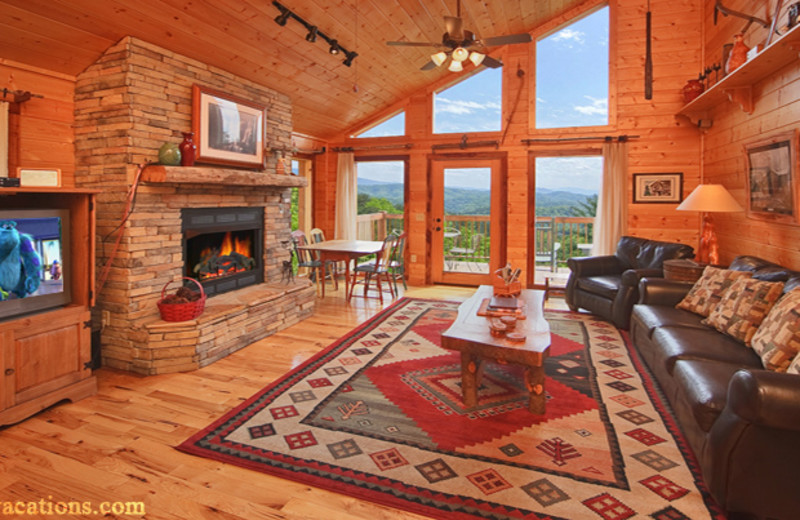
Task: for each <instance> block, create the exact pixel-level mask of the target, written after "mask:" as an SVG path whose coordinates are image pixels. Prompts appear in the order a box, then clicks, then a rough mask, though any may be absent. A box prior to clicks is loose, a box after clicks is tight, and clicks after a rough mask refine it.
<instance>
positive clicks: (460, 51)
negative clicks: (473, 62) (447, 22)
mask: <svg viewBox="0 0 800 520" xmlns="http://www.w3.org/2000/svg"><path fill="white" fill-rule="evenodd" d="M467 58H469V51H468V50H467V49H465V48H464V47H456V48H455V49H453V59H454V60H456V61H464V60H466V59H467Z"/></svg>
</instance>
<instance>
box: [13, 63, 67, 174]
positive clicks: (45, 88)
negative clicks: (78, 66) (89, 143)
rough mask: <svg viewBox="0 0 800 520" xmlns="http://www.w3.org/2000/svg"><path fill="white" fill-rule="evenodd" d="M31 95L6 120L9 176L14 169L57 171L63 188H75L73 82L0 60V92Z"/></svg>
mask: <svg viewBox="0 0 800 520" xmlns="http://www.w3.org/2000/svg"><path fill="white" fill-rule="evenodd" d="M3 88H7V89H9V90H23V91H30V92H31V93H33V94H40V95H42V96H44V97H42V98H38V97H34V98H32V99H30V100H28V101H25V102H24V103H21V104H19V112H20V113H19V115H16V116H15V115H11V116H10V117H9V133H10V135H9V139H10V143H9V144H10V146H9V173H10V174H11V175H12V176H15V175H16V169H17V167H23V168H48V169H49V168H60V169H61V177H62V185H63V186H69V187H74V186H75V146H74V141H75V132H74V130H73V128H72V123H73V120H74V107H75V102H74V97H75V78H74V77H72V76H67V75H64V74H59V73H56V72H51V71H46V70H43V69H38V68H36V67H31V66H28V65H24V64H21V63H16V62H13V61H10V60H5V59H2V58H0V91H2V89H3Z"/></svg>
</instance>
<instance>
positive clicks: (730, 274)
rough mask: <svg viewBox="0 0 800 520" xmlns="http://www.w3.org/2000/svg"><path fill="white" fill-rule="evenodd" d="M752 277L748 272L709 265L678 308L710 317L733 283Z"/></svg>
mask: <svg viewBox="0 0 800 520" xmlns="http://www.w3.org/2000/svg"><path fill="white" fill-rule="evenodd" d="M751 276H753V273H750V272H748V271H733V270H730V269H720V268H718V267H712V266H710V265H709V266H708V267H706V268H705V269H703V275H702V276H701V277H700V279H699V280H697V282H695V284H694V286H692V288H691V289H690V290H689V293H688V294H687V295H686V296H685V297H684V298H683V300H681V301H680V302H679V303H678V305H677V308H679V309H684V310H687V311H689V312H693V313H695V314H699V315H700V316H703V317H708V315H709V314H710V313H711V310H712V309H713V308H714V307H716V305H717V304H718V303H719V301H720V300H721V299H722V295H723V293H724V292H725V291H726V290H727V289H728V287H730V286H731V285H733V282H735V281H736V280H737V279H739V278H750V277H751Z"/></svg>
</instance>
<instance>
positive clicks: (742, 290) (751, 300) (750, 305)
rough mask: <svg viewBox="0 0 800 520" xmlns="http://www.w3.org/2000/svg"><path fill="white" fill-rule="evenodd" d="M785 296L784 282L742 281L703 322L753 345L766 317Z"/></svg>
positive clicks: (733, 286)
mask: <svg viewBox="0 0 800 520" xmlns="http://www.w3.org/2000/svg"><path fill="white" fill-rule="evenodd" d="M781 294H783V282H762V281H761V280H755V279H753V278H740V279H738V280H736V281H735V282H733V285H731V286H730V287H729V288H728V290H727V291H725V293H724V294H723V295H722V299H721V300H720V301H719V304H718V305H717V307H716V308H715V309H714V310H713V311H711V314H709V315H708V318H706V319H704V320H703V323H704V324H706V325H710V326H711V327H714V328H715V329H717V330H718V331H720V332H722V333H723V334H727V335H728V336H731V337H732V338H734V339H738V340H739V341H742V342H744V344H745V345H747V346H748V347H749V346H750V343H751V340H752V339H753V335H754V334H755V333H756V330H757V329H758V326H759V325H761V322H762V321H763V320H764V317H765V316H766V315H767V313H769V311H770V309H772V307H773V305H775V302H777V301H778V299H779V298H780V297H781Z"/></svg>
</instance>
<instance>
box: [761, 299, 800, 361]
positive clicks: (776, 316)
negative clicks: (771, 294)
mask: <svg viewBox="0 0 800 520" xmlns="http://www.w3.org/2000/svg"><path fill="white" fill-rule="evenodd" d="M753 350H755V351H756V354H758V355H759V356H761V362H762V363H763V364H764V368H767V369H769V370H774V371H775V372H787V371H789V367H790V366H792V367H793V368H794V373H795V374H798V373H800V355H798V353H800V289H795V290H793V291H790V292H788V293H786V294H785V295H784V296H783V297H782V298H781V299H780V300H778V303H776V304H775V306H774V307H773V308H772V310H771V311H769V314H767V317H766V318H764V321H763V322H762V323H761V326H760V327H758V330H757V331H756V333H755V335H754V336H753Z"/></svg>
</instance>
